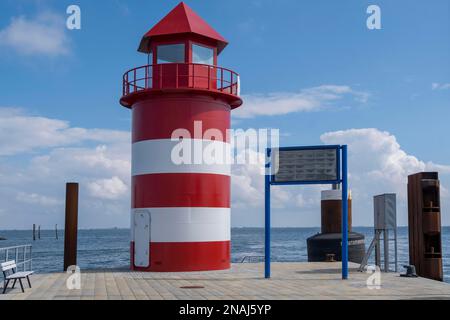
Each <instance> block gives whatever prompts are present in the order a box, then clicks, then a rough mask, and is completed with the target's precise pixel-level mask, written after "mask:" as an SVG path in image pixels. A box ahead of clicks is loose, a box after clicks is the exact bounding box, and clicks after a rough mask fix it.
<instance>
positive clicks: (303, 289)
mask: <svg viewBox="0 0 450 320" xmlns="http://www.w3.org/2000/svg"><path fill="white" fill-rule="evenodd" d="M340 267H341V264H340V263H273V264H272V279H270V280H266V279H264V278H263V270H264V265H263V264H234V265H233V266H232V269H231V270H228V271H214V272H192V273H142V272H129V271H126V270H119V271H108V270H94V271H92V270H91V271H84V272H83V271H82V272H81V290H68V289H67V287H66V280H67V278H68V275H67V274H65V273H51V274H36V275H33V276H32V285H33V288H32V289H29V288H26V289H25V293H21V291H20V286H18V285H16V288H15V289H14V290H8V291H7V292H6V294H4V295H1V294H0V300H27V299H31V300H146V299H150V300H163V299H164V300H174V299H180V300H194V299H195V300H243V299H249V300H266V299H274V300H277V299H289V300H296V299H302V300H303V299H305V300H316V299H450V284H446V283H441V282H438V281H433V280H428V279H424V278H401V277H400V276H399V274H398V273H397V274H396V273H388V274H386V273H382V274H381V288H380V289H368V288H367V285H366V280H367V278H368V277H369V275H368V274H366V273H360V272H357V271H356V267H357V265H355V264H350V267H351V268H350V279H349V280H346V281H343V280H341V278H340V277H341V274H340ZM1 286H2V285H1ZM191 286H197V287H199V288H195V289H193V288H183V287H191ZM0 293H1V292H0Z"/></svg>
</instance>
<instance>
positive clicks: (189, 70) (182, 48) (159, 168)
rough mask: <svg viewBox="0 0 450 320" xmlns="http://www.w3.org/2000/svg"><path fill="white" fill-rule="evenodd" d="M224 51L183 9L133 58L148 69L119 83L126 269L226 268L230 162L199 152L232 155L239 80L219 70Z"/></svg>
mask: <svg viewBox="0 0 450 320" xmlns="http://www.w3.org/2000/svg"><path fill="white" fill-rule="evenodd" d="M227 44H228V43H227V41H226V40H225V39H224V38H223V37H222V36H221V35H220V34H219V33H218V32H217V31H215V30H214V29H213V28H212V27H211V26H209V25H208V24H207V23H206V22H205V21H204V20H203V19H202V18H201V17H200V16H198V15H197V14H196V13H195V12H194V11H193V10H192V9H191V8H189V7H188V6H187V5H186V4H184V3H180V4H179V5H178V6H176V7H175V8H174V9H173V10H172V11H171V12H170V13H169V14H168V15H167V16H165V17H164V18H163V19H162V20H161V21H160V22H158V23H157V24H156V25H155V26H154V27H153V28H151V29H150V31H148V32H147V33H146V34H145V35H144V36H143V38H142V40H141V43H140V45H139V49H138V51H139V52H141V53H143V54H146V55H147V59H148V63H147V64H146V65H144V66H141V67H137V68H134V69H131V70H129V71H127V72H126V73H125V74H124V76H123V93H122V98H121V99H120V103H121V105H122V106H124V107H126V108H129V109H131V112H132V191H131V196H132V199H131V207H132V208H131V249H130V252H131V263H130V264H131V269H132V270H138V271H155V272H178V271H207V270H223V269H229V268H230V163H229V162H227V161H224V160H225V158H226V157H223V155H222V156H220V157H219V156H218V158H217V159H214V153H208V152H206V151H208V150H211V149H213V150H223V151H224V152H225V153H226V152H227V151H229V150H230V141H229V137H228V134H227V131H228V129H229V128H230V116H231V111H232V110H233V109H235V108H237V107H240V106H241V105H242V100H241V98H240V97H239V95H240V88H239V85H240V81H239V75H238V74H237V73H236V72H234V71H232V70H230V69H226V68H222V67H219V66H218V63H217V57H218V56H219V54H220V53H221V52H222V50H223V49H224V48H225V47H226V46H227ZM180 146H181V147H182V148H180ZM190 147H192V148H190ZM180 150H181V151H180ZM205 153H207V154H212V158H213V159H212V160H213V161H211V156H210V157H209V159H204V155H205ZM218 154H221V152H217V155H218ZM187 155H191V156H187ZM205 160H208V161H205Z"/></svg>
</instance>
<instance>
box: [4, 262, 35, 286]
mask: <svg viewBox="0 0 450 320" xmlns="http://www.w3.org/2000/svg"><path fill="white" fill-rule="evenodd" d="M1 267H2V272H3V282H4V285H3V293H5V292H6V288H8V285H9V282H10V281H11V280H14V282H13V285H12V289H14V287H15V286H16V282H17V280H19V283H20V288H22V292H25V290H23V284H22V279H25V278H26V279H27V281H28V285H29V286H30V288H31V282H30V275H32V274H33V273H34V271H23V272H16V269H17V265H16V262H15V261H14V260H12V261H7V262H3V263H2V264H1Z"/></svg>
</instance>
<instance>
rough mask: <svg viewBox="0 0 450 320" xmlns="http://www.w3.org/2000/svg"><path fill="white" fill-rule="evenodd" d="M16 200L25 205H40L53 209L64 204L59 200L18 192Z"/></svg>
mask: <svg viewBox="0 0 450 320" xmlns="http://www.w3.org/2000/svg"><path fill="white" fill-rule="evenodd" d="M16 200H17V201H19V202H23V203H26V204H33V205H40V206H44V207H53V206H59V205H62V204H63V203H64V202H63V201H62V200H61V199H56V198H52V197H47V196H43V195H40V194H36V193H24V192H19V193H18V194H17V196H16Z"/></svg>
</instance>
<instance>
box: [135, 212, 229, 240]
mask: <svg viewBox="0 0 450 320" xmlns="http://www.w3.org/2000/svg"><path fill="white" fill-rule="evenodd" d="M140 210H145V209H134V210H133V212H136V211H140ZM147 210H148V212H149V213H150V217H151V221H152V223H151V233H150V236H151V242H212V241H230V237H231V236H230V209H229V208H148V209H147Z"/></svg>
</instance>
